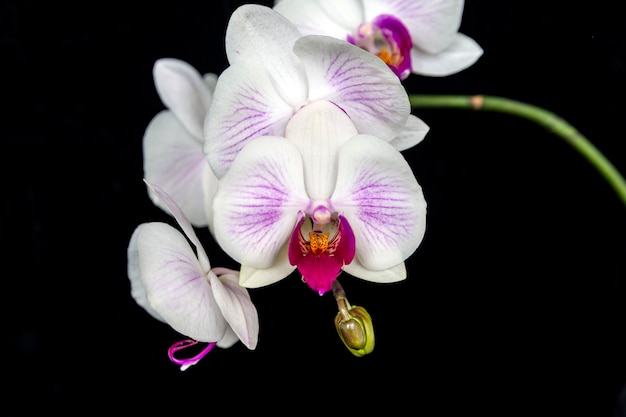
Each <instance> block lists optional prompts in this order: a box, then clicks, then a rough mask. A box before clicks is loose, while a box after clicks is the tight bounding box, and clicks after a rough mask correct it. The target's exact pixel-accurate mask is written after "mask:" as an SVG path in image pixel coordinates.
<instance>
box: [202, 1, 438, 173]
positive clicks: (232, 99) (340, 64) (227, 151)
mask: <svg viewBox="0 0 626 417" xmlns="http://www.w3.org/2000/svg"><path fill="white" fill-rule="evenodd" d="M225 43H226V54H227V57H228V60H229V67H228V68H227V69H226V70H225V71H224V72H222V73H221V74H220V76H219V78H218V81H217V85H216V87H215V91H214V94H213V103H212V105H211V109H210V111H209V114H208V115H207V118H206V122H205V126H204V127H205V129H204V133H205V147H204V150H205V153H206V155H207V158H208V161H209V163H210V165H211V167H212V168H213V171H214V172H215V174H216V176H217V177H218V178H221V177H222V176H224V174H225V173H226V171H227V170H228V168H229V166H230V164H231V163H232V162H233V160H234V159H235V157H236V156H237V154H238V153H239V151H240V150H241V149H242V148H243V147H244V146H245V145H246V144H247V143H248V142H250V141H251V140H252V139H254V138H257V137H260V136H281V137H284V136H285V128H286V126H287V124H288V123H289V120H290V119H291V118H292V117H293V116H294V114H297V113H298V112H299V111H301V110H302V109H303V108H305V107H306V106H307V105H309V104H310V103H312V102H315V101H317V100H321V99H325V100H328V101H330V102H332V103H334V104H335V105H336V106H337V107H339V108H340V109H342V110H343V111H344V112H345V113H346V114H347V115H348V116H349V117H350V119H351V120H352V123H353V124H354V125H355V126H356V128H357V131H358V133H363V134H369V135H373V136H376V137H379V138H381V139H383V140H385V141H387V142H391V143H392V144H394V146H396V149H397V150H404V149H407V148H409V147H411V146H414V145H415V144H417V143H419V142H420V141H421V140H422V139H423V138H424V136H425V135H426V133H427V132H428V126H427V125H426V124H425V123H424V122H422V121H421V120H420V119H418V118H417V117H416V116H414V115H412V114H410V112H411V107H410V103H409V99H408V95H407V93H406V90H405V88H404V86H403V85H402V84H401V82H400V80H399V79H398V77H397V76H395V74H394V73H393V72H392V71H390V70H389V68H388V67H387V65H385V63H384V62H382V61H381V60H380V59H378V58H377V57H375V56H373V55H372V54H370V53H368V52H367V51H364V50H363V49H361V48H358V47H355V46H354V45H351V44H349V43H348V42H345V41H341V40H338V39H334V38H331V37H328V36H302V34H301V33H300V32H299V31H298V29H297V28H296V27H295V26H294V25H293V24H292V23H291V22H290V21H289V20H287V19H286V18H285V17H283V16H282V15H280V14H279V13H277V12H275V11H274V10H272V9H271V8H269V7H266V6H261V5H255V4H246V5H243V6H240V7H239V8H237V9H236V10H235V11H234V12H233V14H232V15H231V18H230V21H229V23H228V27H227V30H226V39H225Z"/></svg>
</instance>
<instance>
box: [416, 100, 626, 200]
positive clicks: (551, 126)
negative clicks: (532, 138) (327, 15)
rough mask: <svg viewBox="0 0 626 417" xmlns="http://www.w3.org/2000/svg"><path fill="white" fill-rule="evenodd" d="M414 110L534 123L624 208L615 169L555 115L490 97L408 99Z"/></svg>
mask: <svg viewBox="0 0 626 417" xmlns="http://www.w3.org/2000/svg"><path fill="white" fill-rule="evenodd" d="M409 101H410V103H411V108H412V109H413V110H415V109H418V108H456V109H467V110H482V111H495V112H500V113H507V114H511V115H514V116H518V117H522V118H524V119H528V120H530V121H532V122H535V123H537V124H539V125H541V126H543V127H545V128H546V129H548V130H549V131H550V132H552V133H553V134H555V135H557V136H559V137H561V138H562V139H563V140H565V142H567V143H568V144H569V145H570V146H572V147H573V148H574V149H576V150H577V151H578V152H579V153H580V154H581V155H582V156H583V157H584V158H585V159H587V160H588V161H589V162H590V163H591V164H592V165H593V166H594V167H595V168H596V170H598V172H599V173H600V174H601V175H602V176H603V177H604V179H605V180H606V181H607V182H608V183H609V184H610V185H611V187H613V190H614V191H615V192H616V193H617V195H618V197H619V198H620V199H621V200H622V202H623V203H624V204H625V205H626V180H624V177H623V176H622V175H621V174H620V173H619V171H618V170H617V169H616V168H615V166H614V165H613V164H612V163H611V162H610V161H609V160H608V159H607V158H606V157H605V156H604V155H603V154H602V152H600V151H599V150H598V148H596V147H595V146H594V145H593V144H592V143H591V141H590V140H589V139H587V138H586V137H585V136H584V135H583V134H581V133H580V132H579V131H578V130H577V129H576V128H575V127H573V126H572V125H571V124H570V123H568V122H567V121H566V120H564V119H563V118H561V117H559V116H558V115H556V114H555V113H553V112H551V111H549V110H546V109H543V108H541V107H537V106H534V105H531V104H527V103H523V102H520V101H517V100H512V99H508V98H504V97H496V96H489V95H474V96H469V95H437V94H435V95H419V94H413V95H409Z"/></svg>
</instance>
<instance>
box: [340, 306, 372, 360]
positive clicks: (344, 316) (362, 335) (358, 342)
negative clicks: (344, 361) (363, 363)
mask: <svg viewBox="0 0 626 417" xmlns="http://www.w3.org/2000/svg"><path fill="white" fill-rule="evenodd" d="M335 328H336V329H337V333H338V334H339V338H340V339H341V341H342V342H343V344H344V345H346V347H347V348H348V350H349V351H350V352H351V353H352V354H353V355H354V356H358V357H361V356H364V355H367V354H368V353H371V352H372V351H373V350H374V326H373V325H372V318H371V317H370V315H369V313H368V312H367V310H365V309H364V308H363V307H358V306H352V307H349V308H348V309H340V310H339V313H337V315H336V316H335Z"/></svg>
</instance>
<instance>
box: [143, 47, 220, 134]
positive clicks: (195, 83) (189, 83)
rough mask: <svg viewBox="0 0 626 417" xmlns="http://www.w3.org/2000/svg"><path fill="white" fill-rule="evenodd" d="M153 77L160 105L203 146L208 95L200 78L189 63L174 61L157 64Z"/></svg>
mask: <svg viewBox="0 0 626 417" xmlns="http://www.w3.org/2000/svg"><path fill="white" fill-rule="evenodd" d="M153 75H154V82H155V85H156V89H157V92H158V93H159V96H160V97H161V101H163V104H165V106H166V107H167V108H169V109H170V110H172V112H173V113H174V114H175V115H176V118H177V119H178V120H179V121H180V122H181V123H182V125H183V126H184V127H185V129H187V131H189V133H191V135H192V136H193V137H194V138H196V140H198V141H199V142H200V143H202V137H203V134H202V129H203V126H204V116H205V115H206V113H207V111H208V109H209V106H210V105H211V92H210V91H209V89H208V87H207V86H206V84H205V83H204V81H203V80H202V76H201V75H200V74H199V73H198V71H196V69H195V68H193V67H192V66H191V65H189V64H188V63H186V62H184V61H181V60H178V59H173V58H163V59H159V60H157V61H156V62H155V64H154V67H153Z"/></svg>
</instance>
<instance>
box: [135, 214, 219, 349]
mask: <svg viewBox="0 0 626 417" xmlns="http://www.w3.org/2000/svg"><path fill="white" fill-rule="evenodd" d="M136 243H137V253H138V260H139V262H138V263H139V271H140V279H141V281H142V283H143V285H144V288H145V290H146V299H147V301H148V303H149V305H150V307H151V308H152V309H154V310H155V311H156V312H157V313H158V314H159V315H160V316H161V317H163V319H164V320H165V321H166V322H167V323H168V324H169V325H170V326H172V328H174V330H176V331H178V332H179V333H181V334H184V335H186V336H188V337H190V338H192V339H195V340H198V341H201V342H215V341H218V340H220V339H221V338H222V337H223V335H224V333H225V332H226V327H227V325H228V324H227V323H226V320H225V319H224V316H223V315H222V313H221V311H220V309H219V307H218V305H217V303H216V301H215V299H214V297H213V294H212V291H211V287H210V285H209V282H208V280H207V277H206V275H205V273H204V272H203V270H202V267H201V266H200V263H199V262H198V259H197V258H196V255H195V253H194V251H193V250H192V249H191V246H189V243H188V242H187V240H186V238H185V236H183V235H182V234H181V233H180V232H179V231H178V230H176V229H174V228H173V227H171V226H170V225H168V224H165V223H149V224H146V225H144V226H143V227H141V229H139V232H138V234H137V240H136Z"/></svg>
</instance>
